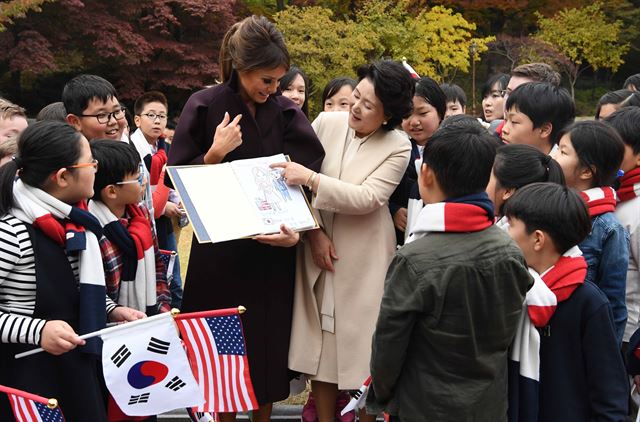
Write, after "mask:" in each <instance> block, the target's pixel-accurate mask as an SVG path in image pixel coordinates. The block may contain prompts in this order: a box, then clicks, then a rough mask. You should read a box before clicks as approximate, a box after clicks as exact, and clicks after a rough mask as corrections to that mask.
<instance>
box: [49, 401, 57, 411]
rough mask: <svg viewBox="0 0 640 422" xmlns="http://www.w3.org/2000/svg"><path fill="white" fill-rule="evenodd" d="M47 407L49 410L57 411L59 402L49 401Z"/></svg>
mask: <svg viewBox="0 0 640 422" xmlns="http://www.w3.org/2000/svg"><path fill="white" fill-rule="evenodd" d="M47 407H48V408H49V409H55V408H56V407H58V400H56V399H49V401H48V402H47Z"/></svg>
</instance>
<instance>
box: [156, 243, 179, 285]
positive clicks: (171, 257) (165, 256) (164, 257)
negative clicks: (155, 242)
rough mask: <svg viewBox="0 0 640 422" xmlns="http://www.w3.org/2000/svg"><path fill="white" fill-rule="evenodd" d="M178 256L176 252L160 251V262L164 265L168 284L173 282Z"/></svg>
mask: <svg viewBox="0 0 640 422" xmlns="http://www.w3.org/2000/svg"><path fill="white" fill-rule="evenodd" d="M176 256H177V254H176V253H175V252H174V251H167V250H165V249H160V260H161V261H162V262H163V263H164V269H165V271H166V274H165V276H166V279H167V283H168V284H171V283H172V282H173V267H174V265H175V262H176Z"/></svg>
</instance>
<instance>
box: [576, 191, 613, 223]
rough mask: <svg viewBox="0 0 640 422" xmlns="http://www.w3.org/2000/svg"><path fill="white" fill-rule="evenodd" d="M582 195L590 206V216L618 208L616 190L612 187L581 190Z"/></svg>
mask: <svg viewBox="0 0 640 422" xmlns="http://www.w3.org/2000/svg"><path fill="white" fill-rule="evenodd" d="M580 196H581V197H582V199H584V201H585V202H586V203H587V206H588V207H589V217H591V218H593V217H596V216H598V215H600V214H604V213H607V212H613V211H615V210H616V191H615V190H613V188H612V187H609V186H603V187H601V188H591V189H587V190H585V191H582V192H580Z"/></svg>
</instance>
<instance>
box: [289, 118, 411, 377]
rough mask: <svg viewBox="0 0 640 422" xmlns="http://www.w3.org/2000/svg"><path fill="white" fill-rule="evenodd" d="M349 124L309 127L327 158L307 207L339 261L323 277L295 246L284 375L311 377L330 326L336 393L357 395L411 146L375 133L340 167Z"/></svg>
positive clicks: (396, 136)
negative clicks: (395, 196) (328, 312)
mask: <svg viewBox="0 0 640 422" xmlns="http://www.w3.org/2000/svg"><path fill="white" fill-rule="evenodd" d="M347 122H348V113H347V112H331V113H321V114H320V115H319V116H318V118H317V119H316V120H315V121H314V122H313V128H314V130H315V131H316V134H317V135H318V138H319V139H320V142H322V145H323V147H324V149H325V153H326V155H325V159H324V162H323V164H322V169H321V174H319V177H320V184H319V188H318V192H317V194H316V195H315V197H314V199H313V202H312V204H313V206H314V209H315V210H316V214H317V215H318V216H319V219H320V220H321V224H322V226H323V229H324V231H325V232H326V233H327V235H328V236H329V238H331V239H332V241H333V244H334V246H335V250H336V254H337V255H338V260H336V261H334V268H335V272H329V271H324V270H321V269H320V268H319V267H317V266H316V265H315V264H314V262H313V259H312V256H311V248H310V246H309V243H308V242H307V243H304V242H302V243H301V244H300V245H299V246H298V257H297V269H296V286H295V293H294V306H293V325H292V330H291V343H290V348H289V368H291V369H292V370H295V371H298V372H302V373H305V374H310V375H316V373H317V370H318V365H319V360H320V354H321V350H322V330H321V326H326V327H331V328H333V330H334V332H335V336H336V347H337V363H336V364H337V368H338V386H339V388H340V389H357V388H359V387H360V386H361V385H362V382H363V381H364V380H365V379H366V378H367V377H368V376H369V359H370V356H371V338H372V336H373V331H374V328H375V323H376V320H377V317H378V312H379V308H380V301H381V299H382V293H383V285H384V279H385V275H386V272H387V267H388V266H389V263H390V262H391V259H392V257H393V254H394V251H395V249H396V238H395V232H394V229H393V221H392V219H391V214H390V213H389V209H388V200H389V197H390V196H391V194H392V193H393V191H394V190H395V188H396V186H397V185H398V183H399V182H400V179H401V178H402V175H403V174H404V172H405V170H406V168H407V165H408V163H409V157H410V153H411V144H410V142H409V140H408V138H407V136H406V135H405V134H404V133H402V132H399V131H396V130H392V131H386V130H383V129H379V130H378V131H377V132H376V133H374V134H373V135H372V136H370V137H369V138H368V139H366V141H365V142H363V143H361V145H360V147H359V148H358V149H357V152H355V155H354V156H353V158H352V160H351V161H350V162H349V163H350V164H349V165H348V166H345V167H344V168H342V167H343V166H342V160H343V156H344V152H345V148H346V147H347V145H348V143H349V141H350V139H351V137H352V135H353V131H352V130H350V129H349V127H348V124H347ZM321 275H324V277H325V279H324V280H325V294H324V295H323V303H322V311H323V312H324V311H325V305H327V304H329V305H330V302H332V305H333V319H331V318H330V317H326V316H325V317H322V316H321V315H320V312H321V309H318V305H317V298H316V297H315V294H314V287H316V283H318V281H319V280H320V278H321ZM328 286H329V287H328ZM331 287H332V290H331ZM328 288H329V291H328V292H327V289H328ZM331 293H332V294H331Z"/></svg>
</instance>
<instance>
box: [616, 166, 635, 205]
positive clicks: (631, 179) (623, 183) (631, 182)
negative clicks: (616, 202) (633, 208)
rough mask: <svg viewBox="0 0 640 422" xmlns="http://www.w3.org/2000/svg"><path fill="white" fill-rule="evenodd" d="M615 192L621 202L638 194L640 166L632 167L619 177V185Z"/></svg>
mask: <svg viewBox="0 0 640 422" xmlns="http://www.w3.org/2000/svg"><path fill="white" fill-rule="evenodd" d="M616 193H617V194H618V198H620V201H621V202H624V201H628V200H630V199H633V198H637V197H638V196H640V167H636V168H634V169H633V170H631V171H629V172H627V173H625V174H624V176H622V177H621V178H620V187H619V188H618V190H617V191H616Z"/></svg>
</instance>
